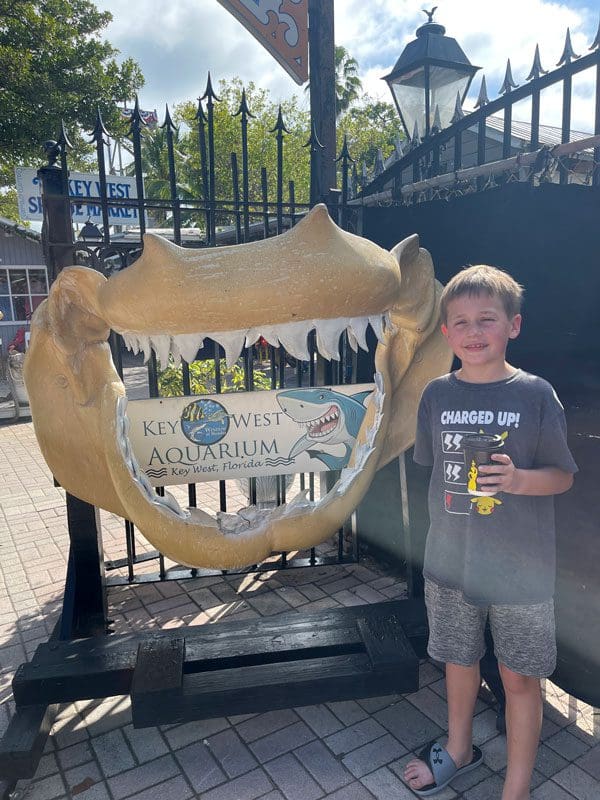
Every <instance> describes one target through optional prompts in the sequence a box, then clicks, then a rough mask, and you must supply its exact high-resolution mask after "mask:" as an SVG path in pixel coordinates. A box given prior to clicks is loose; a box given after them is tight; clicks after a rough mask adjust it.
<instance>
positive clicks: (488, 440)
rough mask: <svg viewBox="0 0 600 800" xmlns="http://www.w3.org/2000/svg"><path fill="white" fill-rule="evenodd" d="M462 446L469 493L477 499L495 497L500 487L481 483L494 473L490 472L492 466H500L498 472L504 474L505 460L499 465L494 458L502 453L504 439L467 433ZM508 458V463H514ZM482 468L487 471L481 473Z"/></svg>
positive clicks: (492, 435)
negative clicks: (503, 465) (482, 479)
mask: <svg viewBox="0 0 600 800" xmlns="http://www.w3.org/2000/svg"><path fill="white" fill-rule="evenodd" d="M462 446H463V450H464V454H465V465H466V470H467V491H468V492H469V494H471V495H474V496H475V497H493V495H495V494H496V492H498V491H499V487H496V486H492V485H491V484H490V485H486V484H485V483H481V478H482V477H484V476H487V475H488V474H493V473H494V471H495V470H493V469H490V470H489V471H488V469H487V467H490V466H492V467H494V466H498V467H500V469H499V470H498V471H499V472H502V469H501V465H502V464H503V463H504V459H502V462H501V463H500V464H499V463H498V461H496V460H495V459H493V458H492V456H493V455H496V454H498V453H502V450H503V447H504V439H502V437H501V436H498V435H496V434H489V433H467V434H465V435H464V436H463V439H462ZM506 458H507V459H508V463H512V462H510V459H509V458H508V456H507V457H506ZM481 467H484V468H485V469H484V470H483V471H481V470H480V468H481ZM498 478H500V475H499V476H498ZM495 482H496V481H494V483H495Z"/></svg>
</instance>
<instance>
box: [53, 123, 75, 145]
mask: <svg viewBox="0 0 600 800" xmlns="http://www.w3.org/2000/svg"><path fill="white" fill-rule="evenodd" d="M57 144H58V145H59V146H60V148H61V151H62V152H66V151H67V150H72V149H73V145H72V144H71V142H70V141H69V137H68V136H67V131H66V128H65V121H64V119H61V121H60V131H59V132H58V142H57Z"/></svg>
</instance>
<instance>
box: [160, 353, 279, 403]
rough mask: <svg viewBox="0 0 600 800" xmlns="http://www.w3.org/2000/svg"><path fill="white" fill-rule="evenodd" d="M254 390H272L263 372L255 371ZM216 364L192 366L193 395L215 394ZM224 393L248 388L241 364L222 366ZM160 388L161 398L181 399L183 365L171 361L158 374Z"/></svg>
mask: <svg viewBox="0 0 600 800" xmlns="http://www.w3.org/2000/svg"><path fill="white" fill-rule="evenodd" d="M253 376H254V389H255V390H257V391H260V390H264V389H270V388H271V381H270V379H269V377H268V375H266V374H265V373H264V372H263V371H262V370H259V369H255V370H254V372H253ZM215 380H216V372H215V362H214V361H212V360H210V359H209V360H207V361H194V362H193V363H192V364H190V385H191V390H192V394H213V393H214V391H215ZM221 380H222V391H223V392H243V391H244V390H245V388H246V384H245V378H244V368H243V366H242V365H241V363H239V362H238V363H236V364H234V365H233V366H232V367H226V366H225V364H224V363H222V365H221ZM158 387H159V391H160V396H161V397H180V396H182V395H183V371H182V368H181V364H179V363H178V364H175V363H174V361H173V359H169V366H168V367H167V368H166V369H164V370H161V371H160V372H159V374H158Z"/></svg>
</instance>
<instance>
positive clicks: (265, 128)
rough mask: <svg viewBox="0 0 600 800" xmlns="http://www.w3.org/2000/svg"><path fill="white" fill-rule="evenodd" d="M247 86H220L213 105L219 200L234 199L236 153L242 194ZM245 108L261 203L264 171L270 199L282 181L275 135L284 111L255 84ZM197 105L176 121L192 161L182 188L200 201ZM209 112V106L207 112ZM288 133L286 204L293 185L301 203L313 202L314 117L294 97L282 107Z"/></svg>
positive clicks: (253, 187) (255, 197)
mask: <svg viewBox="0 0 600 800" xmlns="http://www.w3.org/2000/svg"><path fill="white" fill-rule="evenodd" d="M242 89H243V86H242V82H241V80H240V79H239V78H233V79H232V80H231V81H220V83H219V88H218V89H217V92H216V93H217V96H218V98H219V102H215V105H214V126H215V167H216V175H215V181H216V196H217V197H219V198H230V197H232V194H233V191H232V171H231V153H234V152H235V153H236V154H237V157H238V167H239V186H240V195H241V190H242V186H241V183H242V178H241V171H242V133H241V115H238V116H234V115H235V114H237V112H238V111H239V109H240V103H241V100H242ZM245 89H246V102H247V104H248V107H249V110H250V112H251V114H252V117H249V118H248V162H249V173H250V174H249V197H250V200H251V201H253V202H256V203H260V201H261V167H266V169H267V180H268V185H269V197H270V198H271V199H272V198H274V197H275V187H276V180H277V143H276V137H275V134H274V133H271V132H270V131H272V130H273V128H274V127H275V124H276V122H277V115H278V109H279V106H278V105H277V104H276V103H274V102H273V100H271V97H270V94H269V92H268V91H267V90H265V89H259V88H257V87H256V86H255V84H254V83H252V82H251V83H249V84H248V85H247V86H246V87H245ZM197 110H198V109H197V105H196V104H194V103H191V102H188V103H183V104H181V105H179V106H177V108H176V109H175V114H174V117H175V119H176V120H178V121H179V122H180V123H183V129H184V130H185V132H184V133H183V134H182V135H181V137H180V144H181V149H182V150H183V151H184V152H185V153H186V155H187V158H186V160H185V163H184V164H182V167H183V169H182V179H183V183H184V184H187V185H189V186H193V187H194V186H195V187H196V192H195V193H196V196H201V191H202V177H201V169H200V149H199V145H198V122H197V120H196V114H197ZM205 111H206V106H205ZM281 111H282V116H283V121H284V124H285V127H286V129H287V131H284V140H283V154H284V155H283V160H284V175H283V186H284V201H285V200H287V198H288V183H289V181H291V180H293V181H294V183H295V196H296V201H297V202H308V197H309V174H310V169H309V167H310V153H309V150H308V148H306V147H304V145H305V144H306V142H307V140H308V137H309V130H310V114H309V112H308V111H306V110H303V109H302V108H300V106H299V104H298V99H297V98H296V97H292V98H291V99H289V100H285V101H284V102H283V103H282V104H281Z"/></svg>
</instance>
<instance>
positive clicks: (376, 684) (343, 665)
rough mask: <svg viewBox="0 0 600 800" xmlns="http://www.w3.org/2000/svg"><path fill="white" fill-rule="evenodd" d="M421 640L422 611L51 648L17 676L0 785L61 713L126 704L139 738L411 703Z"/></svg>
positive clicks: (297, 618) (398, 607) (292, 619)
mask: <svg viewBox="0 0 600 800" xmlns="http://www.w3.org/2000/svg"><path fill="white" fill-rule="evenodd" d="M426 640H427V626H426V620H425V615H424V607H423V604H422V602H421V601H419V600H402V601H390V602H385V603H377V604H373V605H364V606H353V607H351V608H336V609H331V610H329V611H322V612H319V613H315V614H295V613H293V612H290V613H288V614H284V615H281V616H278V617H276V618H273V619H270V618H269V619H260V620H256V621H251V622H248V621H246V620H244V621H242V622H224V623H220V624H218V625H210V626H206V625H205V626H194V627H189V628H185V629H178V630H172V631H161V632H158V633H154V632H153V633H151V634H146V635H144V636H139V635H138V636H134V635H107V636H93V637H89V638H85V639H75V640H71V641H61V640H57V639H51V640H50V641H48V642H47V643H45V644H41V645H39V646H38V648H37V650H36V652H35V654H34V656H33V658H32V660H31V661H30V662H26V663H24V664H21V666H20V667H19V668H18V670H17V672H16V674H15V677H14V680H13V693H14V697H15V702H16V704H17V712H16V714H15V716H14V717H13V720H12V722H11V725H10V727H9V730H8V731H7V734H6V736H5V738H4V740H3V741H2V742H1V743H0V774H2V775H6V776H7V777H10V778H12V779H15V780H16V779H18V778H22V777H31V776H32V775H34V774H35V770H36V768H37V763H38V761H39V758H40V756H41V753H42V750H43V747H44V742H45V739H46V737H47V735H48V732H49V727H50V725H49V724H48V720H49V719H51V718H53V715H52V713H51V712H52V709H53V706H55V705H56V704H59V703H69V702H73V701H75V700H84V699H89V698H99V697H111V696H113V695H120V694H131V699H132V716H133V723H134V726H136V727H144V726H150V725H160V724H167V723H177V722H188V721H191V720H195V719H203V718H208V717H217V716H231V715H235V714H247V713H257V712H264V711H269V710H273V709H276V708H287V707H290V706H302V705H310V704H313V703H324V702H332V701H336V700H347V699H351V698H356V697H371V696H376V695H385V694H392V693H407V692H414V691H416V690H417V689H418V686H419V678H418V666H419V662H418V659H419V657H423V656H424V655H425V646H426ZM49 715H50V716H49ZM50 724H51V722H50Z"/></svg>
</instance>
